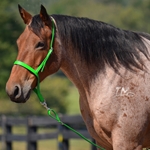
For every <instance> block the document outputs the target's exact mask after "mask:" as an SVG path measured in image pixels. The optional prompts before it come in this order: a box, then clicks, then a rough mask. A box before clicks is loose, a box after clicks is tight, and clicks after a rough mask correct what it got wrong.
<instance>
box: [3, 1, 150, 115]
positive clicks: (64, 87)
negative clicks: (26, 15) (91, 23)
mask: <svg viewBox="0 0 150 150" xmlns="http://www.w3.org/2000/svg"><path fill="white" fill-rule="evenodd" d="M18 4H20V5H21V6H22V7H23V8H25V9H26V10H27V11H29V12H31V13H32V14H33V15H34V14H38V13H39V11H40V5H41V4H43V5H44V6H45V7H46V9H47V11H48V13H49V14H65V15H72V16H78V17H88V18H91V19H96V20H100V21H104V22H107V23H110V24H112V25H114V26H116V27H119V28H122V29H126V30H135V31H142V32H148V33H150V1H149V0H82V1H81V0H1V2H0V114H7V115H13V116H14V115H15V116H16V115H22V116H27V115H45V114H46V111H45V110H44V109H43V108H42V107H41V105H40V104H39V102H38V99H37V98H36V96H35V95H34V94H32V96H31V98H30V99H29V101H28V102H27V103H26V104H15V103H12V102H11V101H10V100H9V98H8V97H7V95H6V93H5V84H6V81H7V79H8V77H9V74H10V71H11V67H12V64H13V62H14V60H15V59H16V56H17V45H16V39H17V38H18V37H19V35H20V34H21V33H22V31H23V30H24V27H25V25H24V23H23V21H22V19H21V17H20V15H19V13H18V6H17V5H18ZM41 89H42V93H43V95H44V97H45V98H46V99H47V102H48V105H49V106H50V107H51V108H53V109H55V110H56V111H57V112H59V113H63V114H65V113H67V114H79V113H80V111H79V106H78V92H77V90H76V88H75V87H74V86H73V85H72V84H71V82H70V81H69V80H68V79H67V78H66V77H65V76H64V75H63V74H62V73H61V72H58V73H56V74H55V75H52V76H50V77H48V78H47V79H46V80H45V81H43V83H42V85H41Z"/></svg>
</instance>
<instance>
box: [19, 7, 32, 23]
mask: <svg viewBox="0 0 150 150" xmlns="http://www.w3.org/2000/svg"><path fill="white" fill-rule="evenodd" d="M18 9H19V12H20V15H21V17H22V19H23V21H24V23H25V24H27V25H28V24H29V23H30V21H31V19H32V15H31V14H29V13H28V12H27V11H26V10H24V9H23V8H22V7H21V6H20V5H18Z"/></svg>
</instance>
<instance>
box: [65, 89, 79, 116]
mask: <svg viewBox="0 0 150 150" xmlns="http://www.w3.org/2000/svg"><path fill="white" fill-rule="evenodd" d="M67 101H68V104H69V106H68V112H67V114H69V115H76V114H80V107H79V94H78V90H77V89H76V87H74V86H72V87H71V90H70V93H69V95H68V97H67Z"/></svg>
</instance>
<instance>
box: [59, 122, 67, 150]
mask: <svg viewBox="0 0 150 150" xmlns="http://www.w3.org/2000/svg"><path fill="white" fill-rule="evenodd" d="M63 130H66V129H65V127H64V126H62V125H61V124H59V125H58V139H57V140H58V150H69V140H68V139H65V138H64V136H63Z"/></svg>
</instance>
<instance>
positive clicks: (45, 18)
mask: <svg viewBox="0 0 150 150" xmlns="http://www.w3.org/2000/svg"><path fill="white" fill-rule="evenodd" d="M40 17H41V19H42V21H43V22H44V24H45V25H46V26H48V27H49V28H51V24H52V23H51V19H50V17H49V15H48V13H47V11H46V9H45V7H44V6H43V5H41V11H40Z"/></svg>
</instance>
